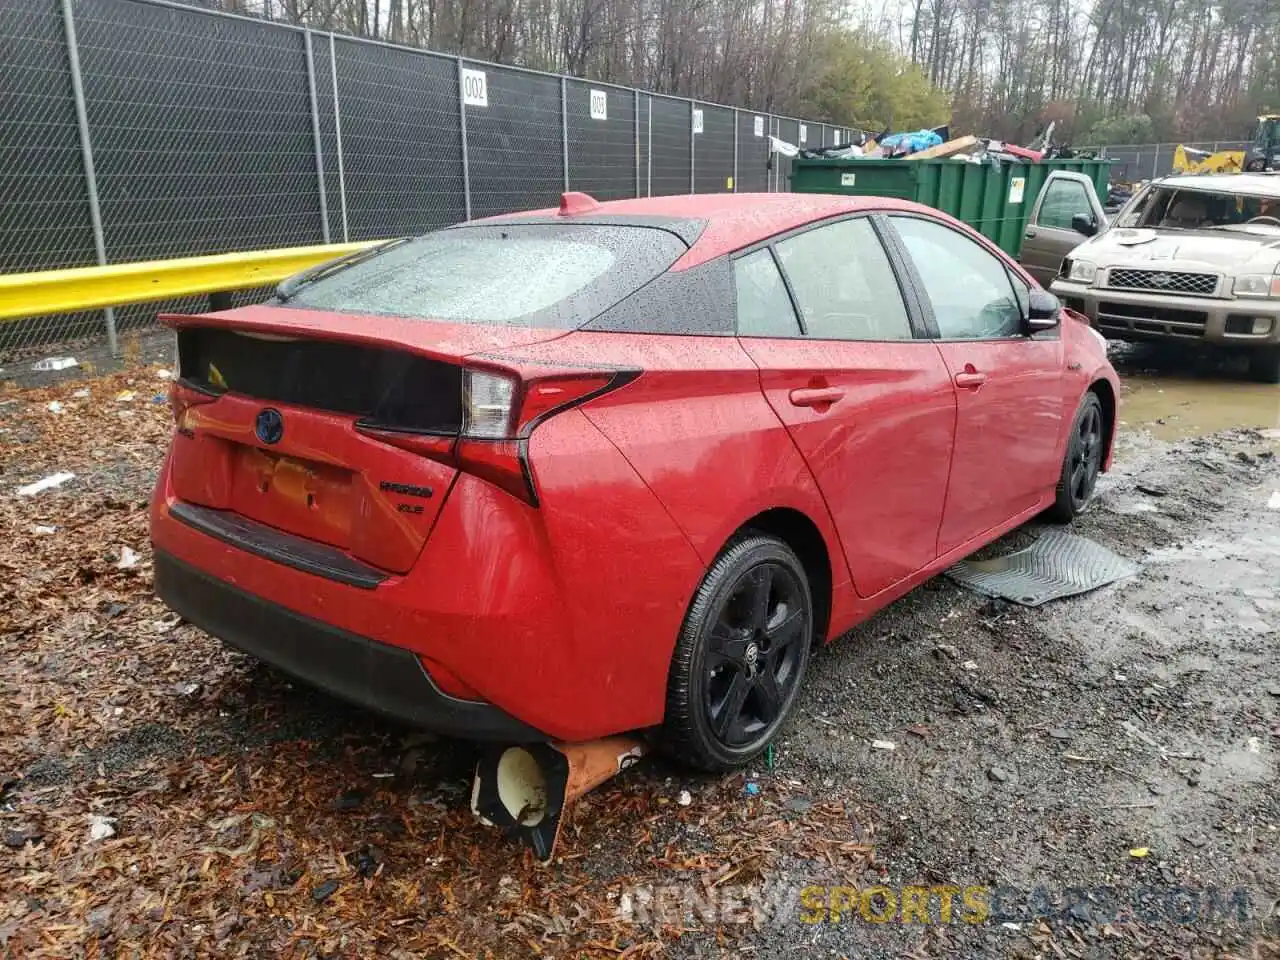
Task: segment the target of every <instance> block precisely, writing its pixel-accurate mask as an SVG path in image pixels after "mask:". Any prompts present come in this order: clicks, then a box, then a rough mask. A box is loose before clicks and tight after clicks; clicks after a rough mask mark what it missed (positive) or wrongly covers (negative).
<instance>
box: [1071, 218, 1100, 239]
mask: <svg viewBox="0 0 1280 960" xmlns="http://www.w3.org/2000/svg"><path fill="white" fill-rule="evenodd" d="M1071 229H1072V230H1074V231H1075V232H1076V233H1082V234H1084V235H1085V236H1086V237H1092V236H1093V235H1094V234H1095V233H1097V232H1098V221H1097V220H1095V219H1094V218H1093V214H1091V213H1077V214H1075V215H1073V216H1072V218H1071Z"/></svg>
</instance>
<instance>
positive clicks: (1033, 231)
mask: <svg viewBox="0 0 1280 960" xmlns="http://www.w3.org/2000/svg"><path fill="white" fill-rule="evenodd" d="M1035 235H1036V228H1035V227H1027V232H1026V233H1024V234H1023V235H1022V236H1023V238H1024V239H1027V240H1031V239H1034V238H1035Z"/></svg>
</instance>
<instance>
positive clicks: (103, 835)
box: [89, 813, 116, 843]
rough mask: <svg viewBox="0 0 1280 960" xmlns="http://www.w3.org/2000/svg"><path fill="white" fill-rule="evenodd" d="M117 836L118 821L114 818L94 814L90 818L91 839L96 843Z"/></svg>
mask: <svg viewBox="0 0 1280 960" xmlns="http://www.w3.org/2000/svg"><path fill="white" fill-rule="evenodd" d="M115 835H116V821H115V818H114V817H104V816H101V815H99V814H96V813H95V814H93V815H92V816H91V817H89V839H90V840H92V841H94V842H95V843H96V842H97V841H99V840H107V839H110V838H111V837H114V836H115Z"/></svg>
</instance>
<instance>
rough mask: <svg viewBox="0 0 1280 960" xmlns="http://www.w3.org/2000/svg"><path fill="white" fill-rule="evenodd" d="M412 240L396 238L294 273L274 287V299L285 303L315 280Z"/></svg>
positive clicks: (410, 238) (409, 238)
mask: <svg viewBox="0 0 1280 960" xmlns="http://www.w3.org/2000/svg"><path fill="white" fill-rule="evenodd" d="M412 239H413V238H412V237H397V238H396V239H395V240H388V241H387V242H386V243H380V244H378V245H377V246H373V247H365V248H364V249H363V250H356V251H355V252H354V253H348V254H346V255H345V256H342V257H338V258H337V259H336V260H326V261H325V262H324V263H318V264H316V265H315V266H314V267H310V268H308V269H306V270H303V271H302V272H301V273H295V274H294V275H293V276H292V277H288V278H287V279H284V280H281V281H280V283H279V284H278V285H277V286H276V299H277V300H279V301H280V302H281V303H286V302H288V300H289V299H290V298H291V297H293V295H294V294H296V293H297V292H298V291H299V290H301V289H302V288H303V287H305V286H308V285H309V284H312V283H315V282H316V281H317V280H323V279H324V278H325V277H328V276H332V275H333V274H335V273H338V272H339V271H341V270H345V269H347V267H354V266H355V265H356V264H357V263H364V262H365V261H366V260H370V259H372V258H373V257H376V256H377V255H378V254H380V253H386V252H387V251H388V250H390V249H392V248H393V247H398V246H400V245H401V244H403V243H408V242H409V241H410V240H412Z"/></svg>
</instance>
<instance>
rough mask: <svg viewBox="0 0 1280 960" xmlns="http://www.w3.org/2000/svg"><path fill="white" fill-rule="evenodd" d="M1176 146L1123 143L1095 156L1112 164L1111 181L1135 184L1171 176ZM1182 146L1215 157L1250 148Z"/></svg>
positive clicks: (1219, 143) (1225, 143)
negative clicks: (1215, 154)
mask: <svg viewBox="0 0 1280 960" xmlns="http://www.w3.org/2000/svg"><path fill="white" fill-rule="evenodd" d="M1178 146H1179V144H1176V143H1123V144H1117V145H1115V146H1109V147H1099V148H1098V155H1099V156H1102V157H1107V158H1109V159H1111V160H1113V161H1114V162H1113V163H1112V165H1111V179H1112V180H1119V181H1124V182H1130V183H1136V182H1138V181H1140V180H1152V179H1154V178H1156V177H1164V176H1168V175H1169V174H1170V173H1172V172H1173V155H1174V152H1175V151H1176V150H1177V149H1178ZM1182 146H1184V147H1189V148H1190V149H1192V150H1201V151H1204V152H1205V153H1217V152H1219V151H1220V150H1240V151H1247V150H1248V149H1249V148H1250V147H1251V146H1253V144H1251V143H1250V142H1249V141H1247V140H1205V141H1195V142H1191V141H1188V142H1184V143H1182Z"/></svg>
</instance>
